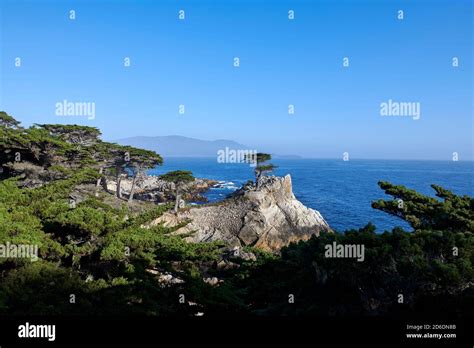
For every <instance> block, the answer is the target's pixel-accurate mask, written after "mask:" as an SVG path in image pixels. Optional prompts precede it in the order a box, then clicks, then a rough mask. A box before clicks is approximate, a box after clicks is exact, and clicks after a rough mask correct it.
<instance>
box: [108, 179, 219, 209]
mask: <svg viewBox="0 0 474 348" xmlns="http://www.w3.org/2000/svg"><path fill="white" fill-rule="evenodd" d="M216 183H217V181H214V180H209V179H200V178H196V179H195V180H194V181H193V182H191V183H189V184H187V185H186V186H185V187H183V188H182V190H183V191H185V195H184V198H185V200H186V201H191V202H206V201H207V200H206V198H205V197H204V196H203V195H202V193H203V192H205V191H207V190H208V189H209V188H211V187H213V186H214V185H215V184H216ZM116 185H117V184H116V182H115V181H114V180H107V189H108V191H109V192H115V188H116ZM120 185H121V187H122V193H123V194H124V195H125V196H128V195H129V193H130V190H131V188H132V178H128V177H124V178H123V179H122V180H121V183H120ZM174 194H175V185H174V183H172V182H168V181H165V180H161V179H160V178H159V177H157V176H148V175H146V176H143V177H141V178H140V179H138V180H137V182H136V188H135V194H134V198H135V199H136V200H141V201H151V202H172V201H174V199H175V197H174Z"/></svg>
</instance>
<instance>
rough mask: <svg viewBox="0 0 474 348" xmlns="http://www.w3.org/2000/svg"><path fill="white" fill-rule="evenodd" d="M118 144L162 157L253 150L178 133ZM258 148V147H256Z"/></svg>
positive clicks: (288, 157) (138, 137)
mask: <svg viewBox="0 0 474 348" xmlns="http://www.w3.org/2000/svg"><path fill="white" fill-rule="evenodd" d="M114 142H116V143H117V144H120V145H128V146H134V147H138V148H142V149H146V150H151V151H156V152H159V153H160V155H162V156H163V157H216V154H217V152H218V151H219V150H223V149H225V148H226V147H227V148H229V149H234V150H253V149H254V148H252V147H251V146H247V145H243V144H240V143H238V142H236V141H233V140H226V139H218V140H201V139H195V138H189V137H184V136H180V135H167V136H135V137H129V138H123V139H117V140H115V141H114ZM256 150H259V149H256ZM272 157H273V158H275V159H301V158H302V157H301V156H298V155H291V154H290V155H281V154H272Z"/></svg>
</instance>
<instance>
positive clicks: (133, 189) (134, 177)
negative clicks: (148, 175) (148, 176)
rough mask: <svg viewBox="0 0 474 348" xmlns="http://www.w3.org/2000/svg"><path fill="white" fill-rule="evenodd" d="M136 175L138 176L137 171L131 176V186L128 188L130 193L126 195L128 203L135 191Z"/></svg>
mask: <svg viewBox="0 0 474 348" xmlns="http://www.w3.org/2000/svg"><path fill="white" fill-rule="evenodd" d="M137 177H138V172H137V173H135V175H134V176H133V180H132V188H131V189H130V195H129V196H128V202H129V203H130V202H131V201H133V195H134V193H135V184H136V182H137Z"/></svg>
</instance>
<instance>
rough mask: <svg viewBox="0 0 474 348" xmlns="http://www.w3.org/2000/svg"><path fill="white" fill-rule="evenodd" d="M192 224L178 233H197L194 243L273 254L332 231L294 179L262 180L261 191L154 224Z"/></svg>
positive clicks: (166, 216)
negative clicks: (297, 191)
mask: <svg viewBox="0 0 474 348" xmlns="http://www.w3.org/2000/svg"><path fill="white" fill-rule="evenodd" d="M185 219H189V220H191V222H190V223H189V224H188V225H186V226H185V227H183V228H180V229H179V230H178V231H177V232H176V233H189V232H194V233H193V234H192V236H191V237H188V238H187V239H188V240H189V241H192V242H206V241H218V240H221V241H224V242H225V243H226V244H228V245H229V246H230V247H235V246H239V247H240V246H245V245H252V246H256V247H258V248H261V249H264V250H268V251H274V250H278V249H280V248H281V247H283V246H285V245H288V244H289V243H290V242H293V241H298V240H307V239H309V238H310V237H311V236H312V235H319V233H320V231H322V230H326V231H330V227H329V225H328V224H327V222H326V221H325V220H324V218H323V217H322V216H321V214H320V213H319V212H318V211H316V210H313V209H310V208H308V207H306V206H304V205H303V204H302V203H301V202H300V201H298V200H297V199H296V198H295V196H294V194H293V190H292V184H291V176H290V175H287V176H285V177H283V178H282V177H274V176H272V177H262V178H261V180H260V182H259V189H258V190H256V189H255V187H247V188H244V189H241V190H240V191H238V192H237V193H236V195H235V196H234V197H231V198H228V199H226V200H224V201H222V202H220V203H218V204H215V205H210V206H203V207H195V208H191V209H189V210H185V211H181V212H179V213H178V216H175V215H173V214H171V213H168V214H164V215H163V216H161V217H160V218H159V219H157V220H156V221H155V222H154V223H165V224H166V225H168V226H174V225H176V224H177V223H179V222H182V221H184V220H185Z"/></svg>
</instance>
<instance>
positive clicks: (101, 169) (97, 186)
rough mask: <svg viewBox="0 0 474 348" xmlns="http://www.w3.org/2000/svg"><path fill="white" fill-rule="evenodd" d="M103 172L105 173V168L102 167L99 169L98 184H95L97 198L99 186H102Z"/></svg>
mask: <svg viewBox="0 0 474 348" xmlns="http://www.w3.org/2000/svg"><path fill="white" fill-rule="evenodd" d="M103 172H104V168H103V167H100V169H99V174H100V178H99V179H97V183H96V184H95V196H96V197H99V186H100V182H101V181H102V173H103Z"/></svg>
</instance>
